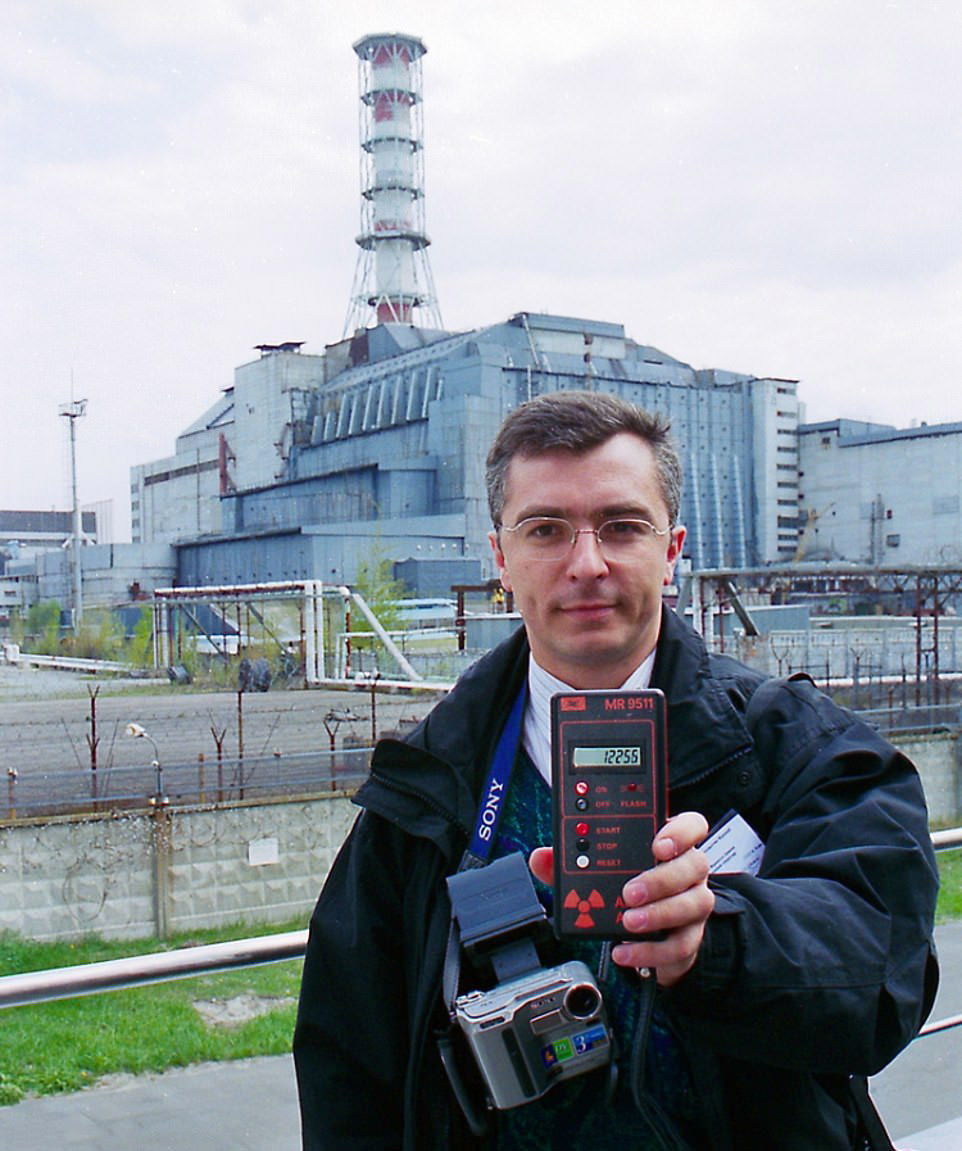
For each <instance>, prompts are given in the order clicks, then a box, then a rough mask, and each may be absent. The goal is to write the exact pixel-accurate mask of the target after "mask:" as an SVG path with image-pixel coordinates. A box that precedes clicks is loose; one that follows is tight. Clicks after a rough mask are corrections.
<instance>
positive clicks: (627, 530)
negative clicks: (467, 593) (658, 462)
mask: <svg viewBox="0 0 962 1151" xmlns="http://www.w3.org/2000/svg"><path fill="white" fill-rule="evenodd" d="M501 531H503V532H510V533H511V536H512V538H513V539H514V540H515V541H516V546H517V548H518V550H519V552H520V553H521V555H522V556H523V557H524V559H530V560H549V561H550V560H562V559H564V558H565V557H566V556H567V555H568V554H569V553H570V552H571V550H572V548H573V547H574V546H575V544H576V543H577V542H578V536H581V535H593V536H594V537H595V539H596V540H597V541H598V547H599V548H600V549H601V554H602V555H603V556H604V557H605V559H606V560H609V561H611V562H613V563H621V562H630V561H631V560H633V559H635V558H637V557H638V556H641V555H643V554H644V552H645V550H646V549H647V547H648V545H649V544H650V543H651V541H652V540H653V539H655V538H656V537H657V536H666V535H668V533H669V532H670V531H671V528H656V527H655V525H654V524H653V523H651V522H650V521H649V520H643V519H635V518H634V517H629V516H619V517H618V518H617V519H611V520H605V522H604V523H603V524H600V525H599V526H598V527H596V528H576V527H575V526H574V525H573V524H571V523H569V521H568V520H566V519H562V518H561V517H560V516H528V517H527V518H526V519H523V520H521V521H520V523H516V524H515V525H514V526H513V527H508V526H507V525H506V524H502V525H501Z"/></svg>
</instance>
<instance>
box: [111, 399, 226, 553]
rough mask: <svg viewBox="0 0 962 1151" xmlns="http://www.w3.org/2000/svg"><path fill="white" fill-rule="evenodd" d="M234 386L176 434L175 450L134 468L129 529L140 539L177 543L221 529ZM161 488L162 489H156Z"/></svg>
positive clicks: (131, 479)
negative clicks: (172, 453) (184, 538)
mask: <svg viewBox="0 0 962 1151" xmlns="http://www.w3.org/2000/svg"><path fill="white" fill-rule="evenodd" d="M233 426H234V396H233V388H228V389H226V391H225V393H224V395H223V396H222V397H221V398H220V399H219V400H217V402H216V403H214V404H213V405H212V406H211V407H210V408H208V410H207V411H206V412H204V414H203V415H201V416H200V417H199V418H198V419H196V420H195V421H194V423H192V424H191V425H190V427H189V428H186V429H185V430H184V431H183V432H181V434H180V435H179V436H178V437H177V441H176V444H175V447H174V455H173V456H168V457H166V458H165V459H161V460H154V461H153V462H151V463H149V464H138V465H137V466H135V467H133V468H131V469H130V530H131V538H132V540H133V542H134V543H135V544H136V543H173V542H174V541H175V540H177V539H179V538H182V537H184V536H198V535H204V534H205V533H208V532H217V531H219V530H220V497H221V495H222V494H223V493H224V492H225V491H227V490H229V487H230V484H231V479H230V468H231V465H232V463H233V458H232V452H231V447H230V444H229V442H228V440H227V437H226V435H225V429H226V428H231V429H233ZM157 493H159V494H157Z"/></svg>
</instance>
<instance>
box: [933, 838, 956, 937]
mask: <svg viewBox="0 0 962 1151" xmlns="http://www.w3.org/2000/svg"><path fill="white" fill-rule="evenodd" d="M936 859H937V860H938V864H939V875H940V876H941V878H942V888H941V890H940V891H939V903H938V907H937V909H936V922H937V923H945V922H946V921H947V920H949V919H962V848H960V849H957V850H953V851H940V852H939V853H938V855H937V856H936Z"/></svg>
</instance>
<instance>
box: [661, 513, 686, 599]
mask: <svg viewBox="0 0 962 1151" xmlns="http://www.w3.org/2000/svg"><path fill="white" fill-rule="evenodd" d="M684 543H685V529H684V527H683V525H682V524H678V525H677V527H673V528H672V529H671V539H670V540H669V542H668V551H667V552H666V553H665V575H664V580H663V582H664V584H665V587H667V586H668V585H669V584H670V583H671V581H672V580H673V579H674V576H675V564H676V563H677V562H678V560H679V559H680V558H681V549H682V546H683V545H684Z"/></svg>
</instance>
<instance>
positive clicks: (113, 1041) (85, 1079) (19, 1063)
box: [0, 850, 962, 1105]
mask: <svg viewBox="0 0 962 1151" xmlns="http://www.w3.org/2000/svg"><path fill="white" fill-rule="evenodd" d="M937 858H938V862H939V870H940V872H941V875H942V890H941V892H940V893H939V904H938V912H937V917H938V921H939V922H946V921H947V920H950V919H957V918H962V850H954V851H941V852H939V854H938V857H937ZM303 926H304V925H303V923H300V922H298V923H291V924H286V925H274V926H269V927H260V928H251V927H248V926H246V925H237V926H235V927H233V928H222V929H220V930H218V931H199V932H194V933H192V934H191V935H190V936H189V937H188V936H178V937H175V938H174V939H171V940H170V941H168V942H167V943H166V944H159V943H158V942H157V941H156V940H154V939H138V940H120V941H114V940H112V941H105V940H102V939H97V938H90V939H85V940H82V941H80V942H77V943H33V942H30V941H28V940H24V939H21V938H20V937H18V936H15V935H12V934H9V933H0V975H10V974H13V973H15V972H18V971H39V970H42V969H44V968H48V967H66V966H71V965H73V964H78V963H93V962H96V961H97V960H100V959H116V958H121V957H122V956H125V955H139V954H144V953H146V952H151V951H158V950H161V949H163V948H164V947H166V948H173V947H178V946H181V947H182V946H185V945H188V944H197V943H214V942H217V941H219V940H222V939H241V938H244V937H245V936H249V935H257V934H270V933H272V932H275V931H293V930H297V929H298V928H300V927H303ZM300 972H301V961H300V960H290V961H287V962H284V963H271V964H267V965H265V966H260V967H249V968H244V969H241V970H238V971H231V972H225V973H224V974H221V975H204V976H197V977H196V978H192V979H180V980H175V981H173V982H170V983H160V984H155V985H154V986H151V987H140V988H133V989H131V990H129V991H114V992H106V993H103V994H100V995H90V996H86V997H83V998H80V999H65V1000H60V1001H58V1002H54V1003H42V1004H36V1005H33V1006H29V1007H11V1008H6V1009H4V1010H0V1105H4V1104H9V1103H16V1102H18V1101H19V1100H20V1099H23V1098H24V1097H25V1096H27V1095H50V1094H54V1093H56V1092H59V1091H76V1090H78V1089H79V1088H81V1087H87V1086H89V1085H90V1084H92V1083H95V1082H96V1081H97V1080H98V1079H99V1078H101V1077H102V1076H104V1075H109V1074H112V1073H115V1072H129V1073H132V1074H138V1073H141V1072H146V1071H163V1070H165V1069H167V1068H169V1067H183V1066H186V1065H187V1064H189V1063H196V1062H202V1061H206V1060H226V1059H244V1058H248V1057H250V1056H254V1055H280V1054H283V1053H286V1052H287V1051H289V1050H290V1042H291V1033H292V1031H293V1028H294V1014H295V1006H294V1004H293V1003H290V1002H288V1003H280V1004H279V1005H278V1006H277V1007H276V1008H274V1009H273V1010H271V1011H269V1012H268V1013H266V1014H263V1015H260V1016H257V1017H256V1018H254V1019H250V1020H248V1021H247V1022H244V1023H240V1024H237V1025H236V1026H224V1025H218V1024H207V1023H205V1022H204V1020H203V1018H202V1017H201V1015H200V1014H199V1013H198V1011H197V1010H196V1008H195V1007H194V1006H193V1004H194V1002H195V1001H197V1000H209V999H230V998H232V997H233V996H237V995H243V994H250V995H257V996H261V997H264V998H268V999H271V998H276V999H278V1000H285V999H294V998H296V996H297V992H298V986H299V983H300Z"/></svg>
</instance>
